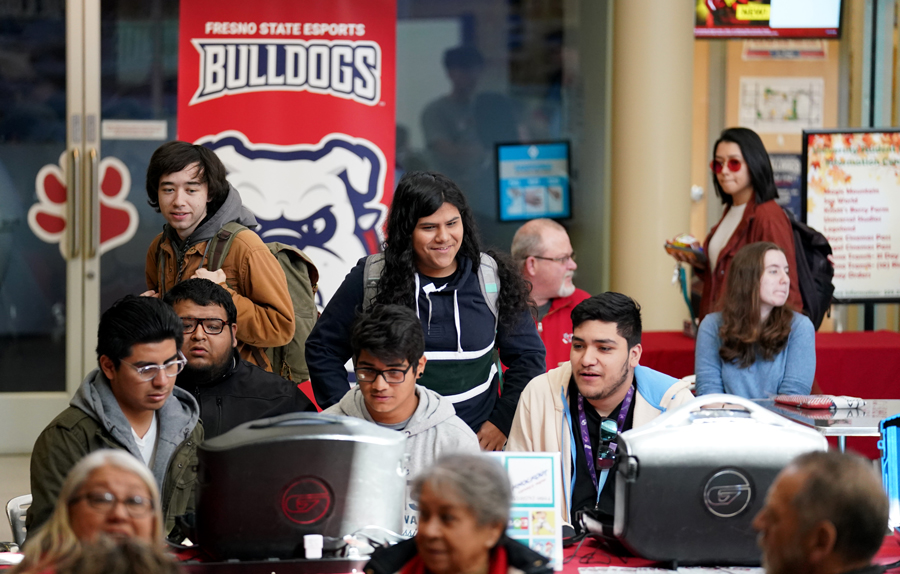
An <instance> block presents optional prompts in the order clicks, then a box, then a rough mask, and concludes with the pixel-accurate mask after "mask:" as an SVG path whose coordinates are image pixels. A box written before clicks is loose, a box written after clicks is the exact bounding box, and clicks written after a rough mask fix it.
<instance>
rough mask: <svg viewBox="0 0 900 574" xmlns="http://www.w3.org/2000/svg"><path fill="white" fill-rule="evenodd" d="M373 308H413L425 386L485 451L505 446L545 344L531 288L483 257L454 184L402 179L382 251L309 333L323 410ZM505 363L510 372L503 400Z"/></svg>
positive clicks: (337, 394) (495, 257)
mask: <svg viewBox="0 0 900 574" xmlns="http://www.w3.org/2000/svg"><path fill="white" fill-rule="evenodd" d="M373 303H379V304H383V305H387V304H397V305H404V306H406V307H408V308H409V309H414V310H415V312H416V314H417V315H418V317H419V321H420V323H421V324H422V329H423V331H424V333H425V353H426V356H427V357H428V366H427V367H426V368H425V372H424V374H423V375H422V380H421V381H420V382H421V384H422V386H424V387H427V388H429V389H431V390H433V391H435V392H437V393H439V394H441V395H442V396H444V397H446V398H448V399H449V400H450V401H451V402H452V403H453V405H454V407H455V408H456V413H457V415H458V416H459V418H461V419H462V420H464V421H465V422H466V423H467V424H468V425H469V426H470V427H471V428H472V430H473V431H475V432H476V433H477V434H478V438H479V441H480V443H481V447H482V448H483V449H485V450H500V449H501V448H503V444H504V443H505V442H506V436H507V433H508V432H509V426H510V424H511V423H512V419H513V415H514V414H515V410H516V404H517V402H518V400H519V393H520V392H521V390H522V389H523V388H524V387H525V385H526V384H527V383H528V381H529V380H531V379H532V378H534V377H535V376H537V375H538V374H540V373H542V372H544V370H545V361H544V346H543V344H542V343H541V340H540V338H539V337H538V335H537V331H536V330H535V327H534V321H533V320H532V318H531V311H530V308H529V300H528V286H527V284H526V283H525V281H524V280H523V279H522V276H521V275H520V274H519V273H518V271H517V270H516V269H515V267H514V266H513V264H512V262H510V261H509V260H508V258H506V257H503V256H502V255H500V254H498V253H494V252H482V250H481V245H480V239H479V237H478V231H477V228H476V226H475V221H474V217H473V216H472V210H471V208H470V207H469V205H468V202H467V201H466V198H465V196H464V195H463V193H462V190H460V188H459V186H457V185H456V184H455V183H454V182H453V181H451V180H450V179H449V178H447V177H446V176H444V175H441V174H439V173H429V172H412V173H408V174H406V175H404V176H403V178H402V179H401V180H400V183H399V184H398V185H397V191H396V192H395V193H394V200H393V203H392V204H391V210H390V213H389V215H388V224H387V241H386V242H385V244H384V253H383V254H380V253H379V254H376V255H370V256H369V257H367V258H364V259H360V260H359V262H358V263H357V265H356V267H354V268H353V269H352V270H350V273H348V274H347V277H346V278H345V279H344V282H343V283H342V284H341V287H340V288H339V289H338V290H337V292H336V293H335V295H334V297H332V299H331V301H329V303H328V306H327V307H326V308H325V310H324V311H323V312H322V317H321V318H320V319H319V321H318V322H317V323H316V326H315V328H314V329H313V330H312V332H311V333H310V335H309V339H308V340H307V342H306V357H307V363H308V364H309V373H310V380H311V381H312V386H313V390H314V391H315V393H316V401H317V402H318V404H319V405H320V406H322V407H329V406H331V405H333V404H335V403H337V402H338V401H339V400H341V398H342V397H343V396H344V394H346V392H347V390H348V389H349V384H348V382H347V371H346V370H345V369H344V364H345V363H346V362H347V360H348V359H350V358H351V356H352V350H351V348H350V336H349V335H350V329H351V326H352V324H353V321H354V320H355V319H356V314H357V312H358V311H364V310H366V309H368V308H369V307H370V306H371V305H372V304H373ZM498 355H499V358H500V360H501V361H502V362H503V364H504V365H506V366H507V367H508V369H507V371H506V372H505V373H504V376H503V389H502V393H501V392H500V375H499V369H498V365H497V361H496V358H497V356H498Z"/></svg>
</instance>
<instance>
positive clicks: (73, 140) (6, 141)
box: [0, 0, 97, 452]
mask: <svg viewBox="0 0 900 574" xmlns="http://www.w3.org/2000/svg"><path fill="white" fill-rule="evenodd" d="M85 32H86V30H85V13H84V6H83V5H82V3H81V2H80V0H73V1H68V2H63V1H62V0H59V1H57V2H52V1H51V2H20V3H4V5H3V7H2V14H0V46H2V48H0V54H2V55H0V452H28V451H30V450H31V446H32V444H33V442H34V439H35V438H36V437H37V434H38V433H39V432H40V431H41V429H42V428H43V427H44V426H45V425H46V424H47V423H48V422H49V421H50V420H51V419H52V418H53V417H54V416H55V415H56V413H58V412H59V411H61V410H62V409H63V408H64V407H65V405H66V404H67V403H68V399H69V393H71V392H72V391H74V389H75V388H76V387H77V384H78V380H79V379H80V377H81V376H82V375H83V371H84V358H85V355H86V349H85V345H86V343H87V342H88V341H86V340H85V336H84V334H85V332H86V325H85V324H84V320H83V317H84V314H83V313H84V311H85V310H88V309H90V308H92V307H93V308H94V309H96V305H91V299H92V297H91V288H90V285H86V284H85V278H86V276H87V272H88V271H89V269H90V265H89V263H88V260H87V259H85V257H84V250H83V247H84V245H83V243H84V237H83V235H82V234H81V231H82V228H81V224H82V223H83V222H84V218H85V216H87V217H91V216H92V215H93V213H91V212H89V211H87V212H86V211H85V210H84V209H83V205H82V204H81V203H79V201H78V199H79V197H78V196H79V194H80V193H81V192H82V191H83V189H84V184H85V183H86V182H85V179H86V178H89V177H90V176H91V173H90V170H88V171H85V170H84V162H85V157H86V155H87V154H86V153H85V139H86V138H85V135H86V134H85V132H86V127H87V126H86V125H85V116H86V113H85V111H86V110H85V107H84V102H85V95H86V94H85V90H84V82H83V74H84V64H85V52H84V49H83V38H84V36H85ZM96 152H97V150H96V149H93V151H92V154H96ZM87 183H88V184H90V182H89V181H88V182H87ZM87 247H88V248H90V247H91V246H90V245H88V246H87Z"/></svg>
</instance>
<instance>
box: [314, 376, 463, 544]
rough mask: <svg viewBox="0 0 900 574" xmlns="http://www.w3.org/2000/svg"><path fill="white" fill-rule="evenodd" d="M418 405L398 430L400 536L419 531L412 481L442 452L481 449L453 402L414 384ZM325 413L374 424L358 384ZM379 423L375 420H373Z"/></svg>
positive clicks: (443, 453)
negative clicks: (402, 478)
mask: <svg viewBox="0 0 900 574" xmlns="http://www.w3.org/2000/svg"><path fill="white" fill-rule="evenodd" d="M416 395H417V396H418V397H419V406H418V407H416V412H414V413H413V416H412V418H410V419H409V422H408V423H407V424H406V428H405V429H403V430H402V431H400V432H403V433H405V434H406V437H407V438H406V455H407V457H406V469H405V470H406V501H405V503H404V505H403V535H404V536H414V535H415V533H416V532H417V531H418V529H419V527H418V523H419V510H418V507H417V506H416V503H415V501H413V500H412V497H411V493H410V482H411V480H412V479H413V478H414V477H415V476H416V475H417V474H419V473H420V472H422V471H423V470H424V469H426V468H428V467H429V466H431V464H432V463H433V462H434V461H435V460H437V459H438V458H440V456H441V455H445V454H451V453H458V452H472V453H476V452H481V448H480V447H479V446H478V437H476V436H475V433H474V432H472V429H470V428H469V425H467V424H466V423H464V422H463V421H462V419H460V418H459V417H458V416H456V410H455V409H454V408H453V403H451V402H450V401H448V400H447V399H445V398H444V397H442V396H441V395H439V394H437V393H436V392H434V391H432V390H429V389H426V388H425V387H423V386H421V385H416ZM323 412H326V413H329V414H335V415H344V416H348V417H355V418H358V419H365V420H367V421H369V422H373V423H375V420H374V419H373V418H372V416H371V415H370V414H369V411H368V409H366V402H365V399H364V398H363V394H362V391H361V390H360V389H359V387H358V386H357V387H354V388H353V389H351V390H350V391H349V392H348V393H347V394H346V395H344V398H343V399H341V402H339V403H338V404H336V405H334V406H332V407H330V408H327V409H325V411H323ZM375 424H378V423H375Z"/></svg>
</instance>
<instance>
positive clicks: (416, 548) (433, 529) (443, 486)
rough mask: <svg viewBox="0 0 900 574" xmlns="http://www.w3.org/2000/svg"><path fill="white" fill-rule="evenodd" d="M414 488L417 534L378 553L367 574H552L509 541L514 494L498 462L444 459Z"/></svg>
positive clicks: (539, 559)
mask: <svg viewBox="0 0 900 574" xmlns="http://www.w3.org/2000/svg"><path fill="white" fill-rule="evenodd" d="M412 489H413V496H414V497H415V498H416V499H417V500H418V503H419V531H418V533H416V536H415V538H413V539H410V540H406V541H404V542H401V543H399V544H397V545H395V546H391V547H389V548H385V549H382V550H379V551H377V552H375V554H373V555H372V559H371V560H370V561H369V563H368V564H366V567H365V571H366V572H367V573H368V574H395V573H397V574H426V573H428V574H500V573H502V574H550V572H551V568H550V567H549V566H548V565H547V559H546V558H544V557H543V556H541V555H540V554H538V553H537V552H535V551H533V550H531V549H530V548H528V547H526V546H523V545H522V544H520V543H518V542H516V541H515V540H512V539H510V538H508V537H507V536H506V526H507V522H508V521H509V509H510V504H511V500H512V490H511V488H510V485H509V477H508V476H507V474H506V471H505V470H504V469H503V467H502V466H500V463H499V462H497V461H496V460H494V459H492V458H489V457H487V456H485V455H465V454H457V455H451V456H447V457H444V458H442V459H441V460H439V461H438V462H437V463H436V464H435V465H434V466H433V467H431V468H430V469H428V470H426V471H425V472H424V473H422V474H421V475H419V476H417V477H416V478H415V480H414V481H413V486H412Z"/></svg>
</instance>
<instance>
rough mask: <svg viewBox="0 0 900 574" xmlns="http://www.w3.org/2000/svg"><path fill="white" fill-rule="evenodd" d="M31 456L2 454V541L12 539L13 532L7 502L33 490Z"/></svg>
mask: <svg viewBox="0 0 900 574" xmlns="http://www.w3.org/2000/svg"><path fill="white" fill-rule="evenodd" d="M30 462H31V456H30V455H27V454H22V455H0V507H2V509H3V512H2V516H0V542H9V541H12V532H11V531H10V530H9V520H7V518H6V503H7V502H8V501H9V499H10V498H15V497H16V496H20V495H22V494H28V493H29V492H31V487H30V485H29V483H28V465H29V464H30Z"/></svg>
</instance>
